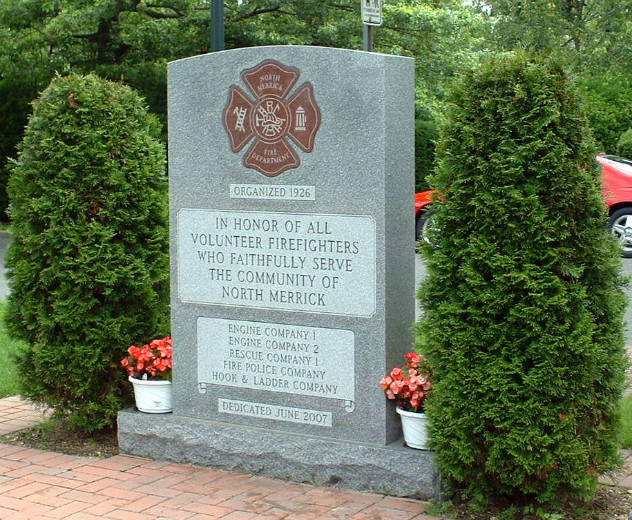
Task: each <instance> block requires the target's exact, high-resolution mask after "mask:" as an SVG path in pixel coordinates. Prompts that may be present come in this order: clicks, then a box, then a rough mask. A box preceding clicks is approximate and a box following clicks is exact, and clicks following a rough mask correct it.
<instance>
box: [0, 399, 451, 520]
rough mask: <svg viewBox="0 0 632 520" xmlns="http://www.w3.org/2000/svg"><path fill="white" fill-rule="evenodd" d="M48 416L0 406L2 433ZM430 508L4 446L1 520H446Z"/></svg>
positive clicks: (132, 460)
mask: <svg viewBox="0 0 632 520" xmlns="http://www.w3.org/2000/svg"><path fill="white" fill-rule="evenodd" d="M40 418H41V414H40V413H38V412H36V411H34V410H33V409H32V408H31V406H30V405H29V404H28V403H26V402H24V401H21V400H20V399H19V398H17V397H9V398H6V399H0V433H8V432H10V431H17V430H20V429H23V428H26V427H28V426H30V425H32V424H33V423H34V422H36V421H38V420H40ZM427 507H428V504H427V503H425V502H420V501H418V500H409V499H403V498H391V497H384V496H382V495H375V494H369V493H356V492H352V491H346V490H341V489H332V488H324V487H316V486H308V485H305V484H296V483H292V482H285V481H281V480H274V479H269V478H262V477H252V476H250V475H242V474H238V473H228V472H222V471H215V470H212V469H208V468H200V467H194V466H186V465H183V464H171V463H166V462H159V461H152V460H148V459H142V458H138V457H128V456H123V455H117V456H115V457H111V458H109V459H94V458H88V457H72V456H69V455H62V454H59V453H52V452H46V451H41V450H34V449H30V448H22V447H19V446H10V445H6V444H0V518H1V519H2V520H51V519H63V520H103V519H113V520H114V519H115V520H180V519H182V520H211V519H217V518H222V519H226V520H247V519H251V518H257V519H282V518H283V519H287V520H312V519H313V520H326V519H331V520H333V519H350V520H378V519H379V520H439V519H438V518H437V517H433V516H428V515H425V514H424V511H425V510H426V508H427Z"/></svg>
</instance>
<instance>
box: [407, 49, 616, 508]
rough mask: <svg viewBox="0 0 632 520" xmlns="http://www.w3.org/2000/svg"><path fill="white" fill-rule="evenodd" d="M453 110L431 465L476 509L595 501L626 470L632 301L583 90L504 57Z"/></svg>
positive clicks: (434, 261)
mask: <svg viewBox="0 0 632 520" xmlns="http://www.w3.org/2000/svg"><path fill="white" fill-rule="evenodd" d="M450 106H451V108H450V111H449V114H448V120H447V122H446V125H445V127H443V128H442V131H441V138H440V141H439V144H438V146H437V161H438V168H437V171H436V173H435V175H434V176H433V177H432V178H431V184H432V186H433V187H434V188H435V189H437V190H438V192H439V194H440V200H438V201H437V202H436V203H435V204H434V208H435V210H436V213H435V217H436V221H435V223H436V225H435V226H434V227H433V230H431V233H432V236H431V244H424V245H423V254H424V255H425V258H426V260H427V264H428V272H429V275H428V277H427V279H426V280H425V282H424V283H423V284H422V286H421V288H420V290H419V293H418V295H419V298H420V300H421V305H422V308H423V310H424V318H423V319H422V321H421V322H420V324H419V329H418V348H419V349H420V350H421V352H423V353H424V354H425V355H426V356H427V357H428V360H429V363H430V364H431V366H432V367H433V378H434V384H435V386H434V390H433V392H431V393H430V396H429V399H428V403H427V413H428V415H429V418H430V421H431V436H432V438H433V442H434V448H435V449H436V450H437V458H436V462H437V464H438V466H439V469H440V472H441V474H442V476H443V478H444V480H445V482H446V484H447V485H448V486H449V487H450V488H451V489H453V490H457V491H458V492H459V493H461V494H463V495H464V496H465V497H468V498H469V499H471V500H474V501H486V500H488V499H490V498H491V497H498V496H505V497H510V498H511V500H512V503H516V504H519V503H525V504H529V505H528V507H530V508H531V507H544V505H546V504H548V505H550V504H554V503H555V502H556V500H557V499H558V498H560V497H561V496H571V497H575V498H581V499H584V498H588V497H589V496H590V495H591V494H592V493H593V492H594V490H595V487H596V484H597V477H598V476H599V474H600V473H601V472H603V471H606V470H610V469H612V468H614V467H616V465H617V463H618V448H617V434H618V432H617V427H618V410H617V402H618V400H619V396H620V394H621V391H622V389H623V385H624V372H625V366H626V361H625V350H624V336H623V310H624V308H625V304H626V301H625V296H624V294H623V284H624V281H623V279H622V277H621V274H620V267H621V266H620V262H621V261H620V254H621V253H620V251H619V250H618V247H617V245H616V244H615V243H614V241H613V240H612V239H611V237H609V236H608V233H607V232H606V229H605V223H606V209H605V204H604V202H603V200H602V197H601V193H600V184H601V179H600V174H599V171H598V169H597V168H596V166H595V162H594V158H593V155H594V148H593V145H592V141H591V138H590V132H589V130H588V128H587V124H586V121H585V118H584V117H583V115H582V108H581V104H580V100H579V99H578V94H577V91H576V89H575V88H574V86H573V84H572V83H570V82H569V80H568V79H567V77H566V76H565V74H564V72H563V71H562V70H561V68H559V67H558V66H557V65H555V64H554V63H551V62H547V61H544V60H540V59H536V58H529V57H528V56H526V55H523V54H516V55H502V56H498V57H495V58H492V59H490V60H489V61H487V62H486V63H485V64H484V65H483V66H481V68H480V69H478V70H473V71H470V72H467V73H465V74H464V75H463V77H462V78H461V79H460V81H459V82H458V84H456V85H455V87H454V89H453V91H452V94H451V99H450ZM547 507H548V506H547Z"/></svg>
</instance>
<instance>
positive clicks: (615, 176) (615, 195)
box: [415, 154, 632, 258]
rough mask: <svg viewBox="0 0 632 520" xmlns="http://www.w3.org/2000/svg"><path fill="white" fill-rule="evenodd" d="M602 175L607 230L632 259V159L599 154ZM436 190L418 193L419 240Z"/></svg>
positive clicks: (424, 228)
mask: <svg viewBox="0 0 632 520" xmlns="http://www.w3.org/2000/svg"><path fill="white" fill-rule="evenodd" d="M596 160H597V162H598V163H599V165H600V166H601V174H602V177H603V190H602V192H603V196H604V199H605V201H606V204H607V205H608V212H609V215H610V218H609V219H608V230H609V231H610V232H611V233H612V234H613V235H614V236H615V237H617V239H618V240H619V242H620V243H621V250H622V253H623V256H624V257H625V258H632V160H628V159H623V158H621V157H617V156H615V155H606V154H599V155H598V156H597V157H596ZM432 193H433V191H432V190H430V191H422V192H420V193H416V194H415V220H416V223H417V224H416V228H415V229H416V236H417V239H418V240H419V239H422V238H423V237H424V231H425V230H426V228H427V226H428V224H429V222H430V221H431V219H430V218H428V217H429V214H428V213H427V211H428V209H429V208H430V204H431V203H432V200H431V195H432Z"/></svg>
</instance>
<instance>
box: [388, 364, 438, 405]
mask: <svg viewBox="0 0 632 520" xmlns="http://www.w3.org/2000/svg"><path fill="white" fill-rule="evenodd" d="M421 365H424V366H427V360H426V358H425V357H424V356H422V355H420V354H417V353H415V352H408V353H407V354H406V362H405V363H404V365H403V366H402V367H395V368H393V370H391V373H390V375H387V376H385V377H383V378H382V379H381V381H380V386H381V387H382V390H384V393H385V394H386V397H387V398H388V399H390V400H392V401H395V402H396V404H397V406H398V407H400V408H402V409H404V410H408V411H411V412H417V411H422V410H423V406H424V401H425V400H426V397H427V396H428V392H429V391H430V390H432V383H431V382H430V379H429V378H428V375H427V374H424V373H423V368H422V367H421Z"/></svg>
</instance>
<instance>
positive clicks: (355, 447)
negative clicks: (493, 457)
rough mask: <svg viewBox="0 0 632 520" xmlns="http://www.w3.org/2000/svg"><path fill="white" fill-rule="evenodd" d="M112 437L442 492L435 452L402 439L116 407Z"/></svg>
mask: <svg viewBox="0 0 632 520" xmlns="http://www.w3.org/2000/svg"><path fill="white" fill-rule="evenodd" d="M118 436H119V450H120V451H121V453H123V454H127V455H136V456H139V457H148V458H152V459H160V460H167V461H170V462H178V463H183V464H194V465H198V466H208V467H212V468H214V469H219V470H226V471H237V472H240V473H248V474H251V475H258V476H266V477H274V478H279V479H286V480H293V481H295V482H302V483H308V484H315V485H321V486H332V487H339V488H345V489H352V490H354V491H369V492H373V493H381V494H387V495H394V496H400V497H413V498H419V499H423V500H427V499H429V498H432V497H438V496H439V491H440V480H439V475H438V472H437V469H436V467H435V464H434V453H433V452H430V451H422V450H413V449H411V448H407V447H406V446H404V445H403V441H402V440H400V441H396V442H393V443H391V444H388V445H386V446H379V445H375V444H362V443H360V442H358V443H354V442H348V441H340V440H335V439H328V438H323V437H310V436H306V435H301V434H296V433H287V432H279V431H273V430H267V429H263V428H255V427H248V426H238V425H234V424H228V423H221V422H216V421H207V420H202V419H192V418H190V417H182V416H178V415H174V414H164V415H152V414H144V413H140V412H137V411H135V410H132V409H129V410H123V411H121V412H119V416H118Z"/></svg>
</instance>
